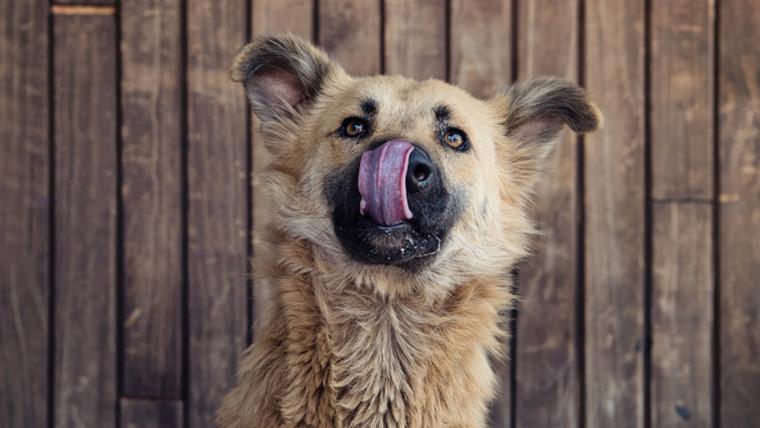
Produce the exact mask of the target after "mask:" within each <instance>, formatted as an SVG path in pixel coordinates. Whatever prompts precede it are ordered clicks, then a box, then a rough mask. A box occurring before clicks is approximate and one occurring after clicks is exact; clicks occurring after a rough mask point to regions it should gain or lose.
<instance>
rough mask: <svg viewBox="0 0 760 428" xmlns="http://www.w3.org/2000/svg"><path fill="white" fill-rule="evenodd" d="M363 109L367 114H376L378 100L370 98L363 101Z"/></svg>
mask: <svg viewBox="0 0 760 428" xmlns="http://www.w3.org/2000/svg"><path fill="white" fill-rule="evenodd" d="M361 108H362V111H363V112H364V114H365V115H367V116H374V115H375V114H377V101H375V100H373V99H371V98H368V99H366V100H364V101H362V103H361Z"/></svg>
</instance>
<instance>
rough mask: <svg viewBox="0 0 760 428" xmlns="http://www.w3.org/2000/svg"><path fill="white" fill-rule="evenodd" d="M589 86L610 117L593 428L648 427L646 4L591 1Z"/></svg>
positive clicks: (591, 218)
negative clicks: (646, 398)
mask: <svg viewBox="0 0 760 428" xmlns="http://www.w3.org/2000/svg"><path fill="white" fill-rule="evenodd" d="M585 11H586V17H585V22H586V31H585V41H586V52H585V61H586V62H585V72H586V76H585V82H586V86H587V88H588V91H589V93H590V95H591V98H592V99H593V100H595V101H596V102H597V103H598V105H599V106H600V108H601V109H602V111H604V114H605V122H604V126H603V128H602V129H601V130H600V131H598V132H596V133H592V134H589V135H587V136H586V139H585V146H584V147H585V150H584V152H585V162H584V164H585V173H586V180H585V181H586V192H585V199H586V201H585V202H586V224H585V231H586V238H585V248H586V257H585V265H586V266H585V278H586V285H585V296H586V305H585V310H586V313H585V326H586V328H585V329H586V334H585V349H586V357H585V358H586V359H585V363H586V364H585V365H586V393H587V397H586V420H587V423H588V426H600V427H613V426H614V427H641V426H643V425H644V423H645V421H644V400H643V398H644V389H643V380H644V375H643V363H644V358H643V355H644V346H645V343H644V304H643V302H644V276H645V275H644V273H645V270H644V269H645V267H644V212H645V201H644V134H645V132H644V99H643V97H644V1H641V0H639V1H629V0H614V1H610V0H590V1H588V2H586V8H585Z"/></svg>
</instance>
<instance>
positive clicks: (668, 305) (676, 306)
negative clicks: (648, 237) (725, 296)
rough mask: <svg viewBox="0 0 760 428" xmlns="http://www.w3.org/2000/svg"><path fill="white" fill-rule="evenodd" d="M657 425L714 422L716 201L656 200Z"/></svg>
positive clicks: (654, 347) (654, 394) (654, 324)
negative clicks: (712, 203)
mask: <svg viewBox="0 0 760 428" xmlns="http://www.w3.org/2000/svg"><path fill="white" fill-rule="evenodd" d="M653 217H654V226H653V229H652V237H653V256H652V272H653V281H652V338H653V339H652V395H651V406H652V426H654V427H676V426H702V427H706V426H710V425H711V424H712V413H713V411H712V378H713V377H712V328H713V316H712V301H713V269H712V260H713V258H712V205H711V204H709V203H677V202H665V203H657V202H656V203H655V204H654V208H653Z"/></svg>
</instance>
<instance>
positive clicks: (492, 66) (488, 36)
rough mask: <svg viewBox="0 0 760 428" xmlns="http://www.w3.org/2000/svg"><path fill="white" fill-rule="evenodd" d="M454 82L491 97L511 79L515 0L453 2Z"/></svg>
mask: <svg viewBox="0 0 760 428" xmlns="http://www.w3.org/2000/svg"><path fill="white" fill-rule="evenodd" d="M450 42H451V61H450V65H451V81H452V83H454V84H456V85H459V86H461V87H463V88H465V89H467V90H468V91H470V92H472V93H473V94H474V95H475V96H479V97H483V98H486V97H490V96H492V95H494V94H495V93H496V92H498V91H499V90H503V89H505V88H506V86H507V85H508V84H509V83H511V81H512V0H476V1H466V0H453V1H452V2H451V40H450Z"/></svg>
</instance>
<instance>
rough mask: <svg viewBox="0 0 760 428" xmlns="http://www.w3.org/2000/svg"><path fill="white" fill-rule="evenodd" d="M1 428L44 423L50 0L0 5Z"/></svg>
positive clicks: (46, 319) (46, 380)
mask: <svg viewBox="0 0 760 428" xmlns="http://www.w3.org/2000/svg"><path fill="white" fill-rule="evenodd" d="M0 16H2V17H3V31H2V35H0V64H1V65H0V177H2V178H0V367H2V369H0V397H3V398H2V400H1V402H0V426H3V427H9V428H15V427H19V428H20V427H37V426H41V427H44V426H47V423H48V422H47V421H48V414H47V413H48V412H47V403H46V401H47V396H48V395H47V394H48V370H47V361H48V352H49V351H50V350H49V349H48V334H49V332H48V324H49V323H48V321H49V319H48V318H49V311H48V298H49V292H48V291H49V285H50V272H49V266H50V265H49V257H50V245H49V243H50V238H49V237H50V228H49V224H50V223H49V221H50V220H49V218H50V214H49V213H50V195H49V185H48V182H49V176H50V169H49V161H48V148H49V142H48V134H49V129H48V119H49V114H48V88H49V85H48V73H47V70H48V55H47V51H48V17H47V1H40V0H37V1H26V2H8V1H5V2H0Z"/></svg>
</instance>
